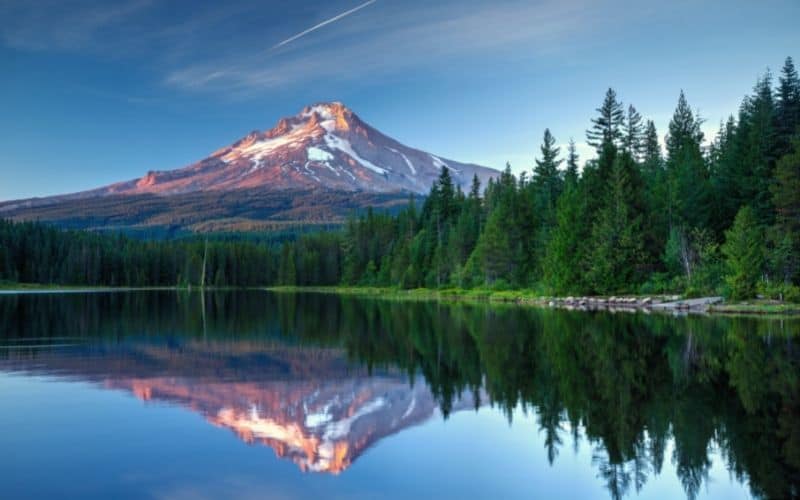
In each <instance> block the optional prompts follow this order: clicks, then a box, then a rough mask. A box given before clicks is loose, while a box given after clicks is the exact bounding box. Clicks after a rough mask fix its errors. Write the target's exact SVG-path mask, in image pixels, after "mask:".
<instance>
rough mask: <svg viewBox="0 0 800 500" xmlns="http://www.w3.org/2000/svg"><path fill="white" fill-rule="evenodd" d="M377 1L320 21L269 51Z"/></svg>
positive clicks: (374, 0)
mask: <svg viewBox="0 0 800 500" xmlns="http://www.w3.org/2000/svg"><path fill="white" fill-rule="evenodd" d="M377 1H378V0H369V1H368V2H364V3H362V4H361V5H359V6H357V7H353V8H352V9H350V10H346V11H344V12H342V13H341V14H337V15H335V16H333V17H332V18H330V19H327V20H325V21H322V22H321V23H319V24H316V25H314V26H312V27H310V28H308V29H307V30H305V31H301V32H300V33H298V34H296V35H294V36H292V37H289V38H287V39H286V40H284V41H282V42H280V43H278V44H275V45H274V46H273V47H272V49H271V50H275V49H277V48H279V47H283V46H284V45H286V44H287V43H291V42H293V41H295V40H297V39H298V38H300V37H303V36H306V35H308V34H309V33H311V32H312V31H316V30H318V29H320V28H322V27H323V26H327V25H329V24H331V23H335V22H336V21H338V20H339V19H341V18H343V17H347V16H349V15H350V14H352V13H354V12H358V11H359V10H361V9H363V8H364V7H369V6H370V5H372V4H374V3H375V2H377Z"/></svg>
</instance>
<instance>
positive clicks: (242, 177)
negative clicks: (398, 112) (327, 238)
mask: <svg viewBox="0 0 800 500" xmlns="http://www.w3.org/2000/svg"><path fill="white" fill-rule="evenodd" d="M443 167H444V168H448V169H449V170H450V173H451V176H452V177H453V180H454V182H455V183H457V184H459V185H461V186H462V188H463V189H465V190H468V189H469V186H470V184H471V182H472V178H473V176H474V175H477V176H478V178H479V179H480V180H481V183H482V184H483V185H484V186H485V185H486V182H487V181H488V179H489V178H490V177H493V176H495V175H497V173H498V172H497V171H496V170H493V169H490V168H486V167H481V166H479V165H473V164H466V163H460V162H456V161H453V160H450V159H446V158H441V157H438V156H435V155H433V154H430V153H426V152H424V151H420V150H418V149H414V148H410V147H408V146H405V145H403V144H401V143H399V142H398V141H396V140H394V139H392V138H390V137H388V136H386V135H384V134H383V133H381V132H379V131H378V130H376V129H375V128H373V127H371V126H370V125H368V124H366V123H365V122H364V121H362V120H361V119H360V118H359V117H358V116H357V115H356V114H355V113H353V111H351V110H350V109H349V108H347V107H346V106H344V105H343V104H341V103H338V102H332V103H320V104H316V105H313V106H308V107H306V108H304V109H303V110H302V111H301V112H300V113H298V114H297V115H295V116H293V117H289V118H283V119H281V120H279V121H278V123H277V125H275V127H273V128H272V129H270V130H267V131H264V132H260V131H253V132H251V133H250V134H248V135H247V136H245V137H244V138H242V139H240V140H238V141H236V142H234V143H233V144H231V145H230V146H226V147H224V148H221V149H219V150H217V151H216V152H214V153H212V154H211V155H210V156H209V157H207V158H205V159H203V160H200V161H198V162H196V163H193V164H191V165H188V166H186V167H183V168H179V169H177V170H167V171H150V172H148V173H147V174H145V175H144V176H143V177H141V178H138V179H133V180H129V181H125V182H119V183H116V184H111V185H109V186H105V187H101V188H97V189H93V190H90V191H83V192H80V193H74V194H68V195H60V196H53V197H48V198H33V199H27V200H16V201H9V202H4V203H0V216H5V217H11V218H15V219H39V220H46V221H53V222H57V223H59V224H62V225H65V226H69V227H83V228H103V227H129V226H159V225H179V226H183V227H190V228H193V229H198V227H196V226H197V224H199V223H201V222H202V223H205V224H206V225H208V224H209V222H213V221H218V224H217V225H216V226H215V228H216V229H219V228H220V227H219V226H221V227H222V228H225V227H226V224H230V223H234V224H248V223H249V224H251V225H252V224H256V225H257V224H258V223H259V222H261V223H264V222H266V221H287V220H301V221H308V220H313V221H335V220H341V218H342V217H344V216H345V215H346V213H349V212H350V211H352V209H353V208H356V209H357V208H363V207H366V206H373V205H374V206H377V207H379V208H381V207H383V208H391V207H396V206H398V205H399V204H404V203H405V202H406V201H407V199H408V196H409V195H414V194H416V195H425V194H427V193H428V191H429V190H430V187H431V185H432V184H433V182H434V180H435V179H436V177H437V176H438V175H439V173H440V171H441V169H442V168H443ZM297 198H300V199H303V200H304V203H303V204H302V205H301V206H298V205H297V204H296V203H293V201H294V200H295V199H297ZM265 200H266V203H265ZM295 209H297V210H295ZM304 209H306V210H304ZM304 211H305V212H308V213H303V212H304ZM212 225H213V224H212ZM200 229H202V228H200Z"/></svg>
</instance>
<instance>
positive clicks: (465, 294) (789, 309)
mask: <svg viewBox="0 0 800 500" xmlns="http://www.w3.org/2000/svg"><path fill="white" fill-rule="evenodd" d="M267 290H270V291H273V292H284V293H296V292H304V293H336V294H340V295H353V296H359V297H373V298H381V299H389V300H441V301H454V302H455V301H475V302H493V303H507V304H520V305H530V306H547V305H548V304H549V303H550V301H551V300H554V297H551V296H546V295H542V294H540V293H537V292H535V291H533V290H503V291H497V290H490V289H463V288H448V289H443V290H435V289H429V288H417V289H412V290H402V289H398V288H383V287H365V286H312V287H298V286H279V287H268V288H267ZM627 297H631V295H628V296H627ZM642 297H644V296H640V298H642ZM606 298H607V297H606ZM707 312H709V313H716V314H778V315H795V314H800V304H792V303H780V302H776V301H769V300H753V301H745V302H725V303H722V304H717V305H713V306H710V307H709V308H708V310H707Z"/></svg>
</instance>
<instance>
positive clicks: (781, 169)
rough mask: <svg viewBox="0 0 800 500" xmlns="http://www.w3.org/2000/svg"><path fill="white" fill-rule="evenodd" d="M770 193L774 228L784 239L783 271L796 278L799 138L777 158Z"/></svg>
mask: <svg viewBox="0 0 800 500" xmlns="http://www.w3.org/2000/svg"><path fill="white" fill-rule="evenodd" d="M772 195H773V198H772V199H773V202H774V204H775V208H776V210H777V228H778V230H779V232H780V233H782V234H783V235H784V237H785V238H786V239H787V240H788V241H787V244H786V246H787V247H788V248H787V255H786V259H785V267H784V269H783V274H784V276H785V277H786V278H788V279H789V280H793V281H795V282H797V281H798V280H800V138H796V139H795V141H794V151H792V152H790V153H789V154H787V155H785V156H784V157H783V158H781V159H780V161H778V164H777V166H776V168H775V183H774V185H773V186H772Z"/></svg>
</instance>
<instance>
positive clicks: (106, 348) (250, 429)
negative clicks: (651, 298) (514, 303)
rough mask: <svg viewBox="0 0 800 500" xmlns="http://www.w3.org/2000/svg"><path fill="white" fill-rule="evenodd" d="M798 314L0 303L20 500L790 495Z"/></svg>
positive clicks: (6, 434) (4, 409)
mask: <svg viewBox="0 0 800 500" xmlns="http://www.w3.org/2000/svg"><path fill="white" fill-rule="evenodd" d="M798 333H800V322H798V321H797V320H778V319H758V320H757V319H747V318H720V317H699V316H695V317H670V316H661V315H646V314H642V313H637V314H630V313H616V314H612V313H581V312H569V311H555V310H546V309H531V308H519V307H499V306H488V305H474V304H473V305H470V304H453V305H445V304H436V303H429V302H428V303H425V302H419V303H417V302H392V301H379V300H367V299H357V298H353V297H339V296H332V295H321V294H298V295H289V294H277V295H276V294H271V293H267V292H257V291H252V292H225V293H207V294H205V296H204V298H203V295H201V294H200V293H185V292H126V293H79V294H28V295H3V296H0V450H1V452H0V498H4V499H24V498H48V499H50V498H82V499H94V498H97V499H122V498H159V499H160V498H175V499H183V498H226V499H227V498H247V499H250V498H280V499H283V498H322V497H325V498H368V499H380V498H459V499H461V498H491V499H510V498H554V497H558V498H564V499H567V498H569V499H572V498H622V497H628V498H654V499H664V498H686V497H688V498H724V499H735V498H751V497H764V498H791V497H797V496H798V495H800V377H799V376H800V345H798V337H797V335H798Z"/></svg>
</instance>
